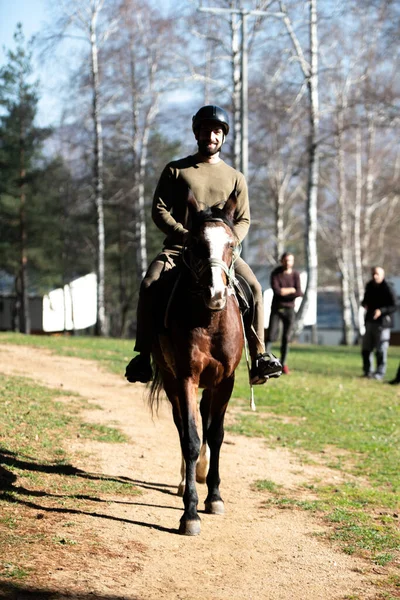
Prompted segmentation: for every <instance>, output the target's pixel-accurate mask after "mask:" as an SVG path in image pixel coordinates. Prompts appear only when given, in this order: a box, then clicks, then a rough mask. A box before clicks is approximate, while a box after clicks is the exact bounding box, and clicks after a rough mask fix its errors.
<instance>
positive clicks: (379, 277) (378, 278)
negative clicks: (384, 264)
mask: <svg viewBox="0 0 400 600" xmlns="http://www.w3.org/2000/svg"><path fill="white" fill-rule="evenodd" d="M372 278H373V280H374V281H375V283H376V284H379V283H382V281H383V280H384V278H385V271H384V270H383V269H381V267H376V269H372Z"/></svg>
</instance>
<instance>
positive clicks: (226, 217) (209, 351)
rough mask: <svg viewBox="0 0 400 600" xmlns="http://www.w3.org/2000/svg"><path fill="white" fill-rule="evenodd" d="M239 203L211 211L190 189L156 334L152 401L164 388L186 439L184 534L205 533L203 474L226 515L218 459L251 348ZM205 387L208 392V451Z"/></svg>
mask: <svg viewBox="0 0 400 600" xmlns="http://www.w3.org/2000/svg"><path fill="white" fill-rule="evenodd" d="M235 208H236V195H235V194H232V195H231V196H230V197H229V199H228V200H227V201H226V203H225V205H224V207H223V208H222V209H221V208H217V207H212V208H207V209H206V210H199V207H198V205H197V202H196V200H195V198H194V197H193V196H192V195H190V194H189V198H188V211H189V221H191V225H190V231H189V234H188V238H187V241H186V245H185V248H184V250H183V254H182V264H181V265H180V266H179V267H175V269H173V271H176V272H177V273H178V276H177V279H176V280H175V287H174V290H173V292H172V295H171V296H170V300H169V305H168V307H167V311H166V317H165V318H166V321H167V323H166V326H165V327H164V328H163V330H162V331H161V332H159V333H158V334H157V335H156V336H155V339H154V343H153V349H152V357H153V364H154V367H155V376H154V379H153V382H152V384H151V389H150V403H151V404H152V405H153V404H154V403H155V402H156V400H157V398H158V394H159V392H160V390H161V389H162V388H163V389H164V391H165V393H166V395H167V397H168V399H169V401H170V403H171V405H172V413H173V419H174V422H175V425H176V428H177V430H178V434H179V439H180V444H181V450H182V459H183V460H182V465H183V473H182V475H183V478H182V481H181V484H180V486H179V490H178V494H180V495H183V503H184V512H183V515H182V517H181V519H180V525H179V533H181V534H184V535H198V534H199V533H200V517H199V515H198V512H197V505H198V495H197V490H196V474H197V481H200V482H203V483H204V481H206V483H207V487H208V494H207V498H206V500H205V511H206V513H210V514H223V512H224V503H223V500H222V498H221V494H220V491H219V484H220V475H219V457H220V449H221V445H222V441H223V437H224V417H225V412H226V409H227V406H228V402H229V399H230V397H231V394H232V390H233V385H234V380H235V369H236V367H237V366H238V364H239V361H240V358H241V355H242V351H243V346H244V332H243V326H242V321H241V315H240V310H239V305H238V302H237V299H236V295H235V292H234V289H233V284H232V281H233V277H234V266H233V265H234V258H235V252H236V251H237V240H236V238H235V235H234V232H233V219H234V213H235ZM178 270H179V271H178ZM199 388H201V389H202V390H203V392H202V396H201V401H200V414H201V422H202V429H203V435H202V448H201V451H200V437H199V433H198V420H199V418H198V413H199V411H198V398H197V396H198V390H199ZM199 457H200V460H199ZM208 458H209V461H208ZM196 464H197V467H196ZM207 470H208V473H207Z"/></svg>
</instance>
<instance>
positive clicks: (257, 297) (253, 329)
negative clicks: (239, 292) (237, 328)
mask: <svg viewBox="0 0 400 600" xmlns="http://www.w3.org/2000/svg"><path fill="white" fill-rule="evenodd" d="M235 272H236V273H237V274H238V275H241V276H242V277H243V279H245V280H246V281H247V283H248V284H249V286H250V288H251V291H252V293H253V297H254V319H253V324H252V325H251V326H250V327H248V326H247V327H246V337H247V341H248V343H249V351H250V356H251V358H252V359H253V360H254V359H255V358H256V357H257V354H260V353H261V354H262V353H263V352H264V351H265V346H264V305H263V295H262V287H261V285H260V283H259V282H258V279H257V277H256V276H255V275H254V273H253V271H252V270H251V269H250V267H249V265H248V264H247V263H246V262H245V261H244V260H243V258H241V257H239V258H238V259H237V260H236V262H235Z"/></svg>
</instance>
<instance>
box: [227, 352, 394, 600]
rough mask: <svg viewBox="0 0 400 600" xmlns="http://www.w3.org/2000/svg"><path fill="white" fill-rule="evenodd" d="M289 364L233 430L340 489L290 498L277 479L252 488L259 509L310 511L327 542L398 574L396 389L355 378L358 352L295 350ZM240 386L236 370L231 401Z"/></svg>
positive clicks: (241, 391) (243, 385)
mask: <svg viewBox="0 0 400 600" xmlns="http://www.w3.org/2000/svg"><path fill="white" fill-rule="evenodd" d="M389 352H390V358H389V364H388V370H387V371H388V377H387V379H391V378H392V377H393V376H394V374H395V373H396V370H397V366H398V364H399V360H400V348H398V347H392V348H390V351H389ZM289 358H290V362H289V364H290V367H291V375H290V376H282V377H281V378H280V379H279V380H274V381H272V382H269V383H268V384H267V385H265V386H263V387H260V388H256V389H255V399H256V405H257V412H256V413H253V412H251V411H250V410H249V408H248V406H247V404H244V403H243V402H241V411H240V414H239V416H238V418H237V419H236V423H235V425H234V426H233V427H232V428H231V429H232V431H234V432H237V433H241V434H244V435H248V436H254V435H258V436H262V437H265V438H266V439H267V440H268V445H269V446H272V447H278V446H285V447H287V448H289V449H290V450H292V451H293V452H295V453H296V454H297V455H298V456H299V458H300V460H303V461H308V462H310V461H314V462H316V463H319V464H321V463H322V464H325V465H326V466H327V467H330V468H332V469H336V470H338V471H340V476H341V480H343V483H339V484H335V485H327V484H324V483H323V482H316V483H315V485H313V486H312V490H311V491H312V496H313V499H312V500H309V499H307V496H308V495H309V494H308V493H309V492H310V490H309V489H308V490H296V492H294V493H291V494H288V492H287V490H285V489H284V488H282V487H281V486H276V485H275V484H274V482H271V481H269V480H266V481H259V482H256V489H258V490H260V493H263V494H264V495H265V496H266V499H265V504H264V505H265V507H266V508H267V509H268V508H269V507H273V506H275V507H279V508H291V509H301V510H309V511H313V512H314V513H316V514H318V516H319V517H320V518H321V519H323V520H324V522H325V523H326V525H327V530H326V534H325V536H326V537H328V538H329V539H330V540H332V541H334V542H335V543H337V544H339V545H340V546H341V548H342V549H343V551H344V552H346V553H348V554H355V555H358V556H362V557H364V558H367V559H369V560H371V561H372V562H373V563H374V564H376V565H379V566H390V567H392V568H394V569H396V570H397V569H398V568H399V565H400V562H399V559H400V527H399V525H400V469H399V464H400V443H399V442H400V402H399V400H400V389H399V388H398V387H397V386H389V385H387V384H386V383H382V382H377V381H373V380H365V379H361V378H360V377H359V375H360V374H361V357H360V352H359V349H358V348H346V347H329V348H326V347H324V348H322V347H313V346H307V347H306V346H304V347H300V346H296V345H294V346H293V347H292V349H291V354H290V357H289ZM247 387H248V386H247V382H246V377H245V373H243V372H240V373H239V377H238V381H237V385H236V387H235V391H234V394H235V396H236V397H239V398H240V397H241V396H242V397H243V396H244V395H245V393H246V390H247ZM237 402H238V403H239V405H240V400H237ZM354 477H355V478H354ZM399 582H400V579H398V578H397V579H396V584H395V587H396V589H397V590H398V588H399V587H400V583H399ZM397 593H398V592H397ZM384 597H386V596H382V598H384ZM388 597H389V596H388Z"/></svg>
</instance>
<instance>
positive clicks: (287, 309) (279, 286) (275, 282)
mask: <svg viewBox="0 0 400 600" xmlns="http://www.w3.org/2000/svg"><path fill="white" fill-rule="evenodd" d="M293 265H294V256H293V254H291V253H290V252H285V253H284V254H282V256H281V266H279V267H277V268H276V269H274V270H273V271H272V273H271V287H272V291H273V292H274V295H273V298H272V305H271V316H270V319H269V327H268V334H267V352H270V351H271V346H272V342H275V341H276V340H277V339H278V334H279V322H280V321H282V325H283V331H282V340H281V357H280V362H281V364H282V366H283V368H282V373H285V374H286V375H288V374H289V367H288V366H287V364H286V357H287V353H288V346H289V339H290V335H291V332H292V327H293V323H294V318H295V313H294V301H295V299H296V298H299V297H300V296H302V295H303V292H302V291H301V286H300V275H299V273H298V271H296V270H295V269H293Z"/></svg>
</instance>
